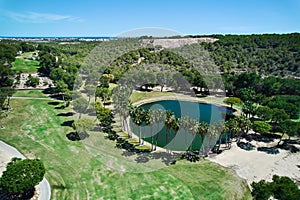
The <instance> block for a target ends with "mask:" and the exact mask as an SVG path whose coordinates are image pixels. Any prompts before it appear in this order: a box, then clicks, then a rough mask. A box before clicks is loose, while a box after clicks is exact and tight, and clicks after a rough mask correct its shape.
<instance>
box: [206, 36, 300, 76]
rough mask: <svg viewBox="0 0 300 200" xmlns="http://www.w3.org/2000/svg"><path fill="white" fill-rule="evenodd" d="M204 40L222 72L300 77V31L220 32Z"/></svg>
mask: <svg viewBox="0 0 300 200" xmlns="http://www.w3.org/2000/svg"><path fill="white" fill-rule="evenodd" d="M215 37H217V38H218V39H219V40H218V41H217V42H214V43H203V46H204V48H205V49H206V50H208V51H209V52H211V53H212V57H213V59H214V61H215V63H216V65H218V66H220V68H221V71H222V72H229V73H235V72H258V73H259V74H262V75H265V76H268V75H274V76H280V77H286V76H297V77H299V76H300V54H299V52H300V34H299V33H292V34H282V35H279V34H263V35H225V36H222V35H217V36H215Z"/></svg>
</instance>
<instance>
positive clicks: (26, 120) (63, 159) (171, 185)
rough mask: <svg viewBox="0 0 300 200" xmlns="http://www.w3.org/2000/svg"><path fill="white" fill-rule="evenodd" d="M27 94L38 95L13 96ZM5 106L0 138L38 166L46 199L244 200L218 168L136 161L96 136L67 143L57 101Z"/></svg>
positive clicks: (244, 193) (245, 192)
mask: <svg viewBox="0 0 300 200" xmlns="http://www.w3.org/2000/svg"><path fill="white" fill-rule="evenodd" d="M30 93H31V94H32V95H33V96H34V97H35V96H39V97H40V95H41V94H38V95H37V93H32V92H30V91H28V94H26V91H20V92H17V95H20V96H21V95H22V96H30ZM11 103H12V107H13V111H12V113H10V114H9V117H8V118H7V119H5V120H4V125H5V127H6V128H5V129H2V130H0V131H1V134H0V139H1V140H3V141H5V142H7V143H9V144H10V145H12V146H15V147H16V148H17V149H18V150H19V151H21V152H22V153H23V154H25V155H26V156H27V157H38V158H40V159H41V160H42V161H43V162H44V164H45V166H46V168H47V173H46V178H47V179H48V180H49V182H50V184H51V190H52V199H88V197H89V199H101V198H103V199H142V198H146V199H241V198H242V197H244V198H245V199H250V193H249V189H248V188H247V187H246V183H245V181H242V180H241V179H240V178H238V177H237V176H236V175H234V173H233V172H232V171H231V170H228V169H225V168H223V167H221V166H219V165H216V164H213V163H211V162H209V161H205V160H202V161H200V162H198V163H190V162H186V161H179V162H177V164H176V165H173V166H168V167H167V166H166V165H165V164H164V163H163V162H162V160H161V159H156V160H155V159H154V160H151V159H150V160H149V161H147V162H145V163H138V162H137V156H138V155H132V156H124V155H122V153H123V150H120V149H117V148H115V142H113V141H110V140H108V139H105V136H106V135H105V134H104V133H102V132H91V133H90V137H89V138H87V139H85V140H84V141H80V142H78V141H77V142H74V141H69V140H68V139H67V138H66V134H68V133H70V132H71V131H73V130H72V128H71V127H69V126H68V125H70V123H66V122H70V121H71V120H73V117H72V116H69V117H66V116H62V115H63V114H64V113H68V112H71V110H70V109H69V108H66V109H60V106H61V105H62V103H61V102H57V101H51V100H49V101H47V100H44V101H41V100H36V99H32V100H29V99H12V100H11ZM62 124H63V125H65V126H62ZM154 169H155V170H154ZM121 171H122V172H121Z"/></svg>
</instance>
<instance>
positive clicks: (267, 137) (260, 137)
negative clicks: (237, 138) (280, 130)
mask: <svg viewBox="0 0 300 200" xmlns="http://www.w3.org/2000/svg"><path fill="white" fill-rule="evenodd" d="M279 138H280V136H279V135H276V134H247V135H246V136H245V139H246V140H247V141H249V142H251V141H252V140H254V141H257V142H265V143H271V142H274V139H279Z"/></svg>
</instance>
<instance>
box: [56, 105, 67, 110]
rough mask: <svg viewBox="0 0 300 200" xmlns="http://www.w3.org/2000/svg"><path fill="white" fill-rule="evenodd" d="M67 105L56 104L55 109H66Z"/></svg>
mask: <svg viewBox="0 0 300 200" xmlns="http://www.w3.org/2000/svg"><path fill="white" fill-rule="evenodd" d="M65 108H66V106H65V105H61V106H56V107H55V109H58V110H61V109H65Z"/></svg>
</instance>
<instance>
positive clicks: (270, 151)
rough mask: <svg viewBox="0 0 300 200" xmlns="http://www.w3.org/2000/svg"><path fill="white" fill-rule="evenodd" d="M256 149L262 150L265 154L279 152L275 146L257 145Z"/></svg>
mask: <svg viewBox="0 0 300 200" xmlns="http://www.w3.org/2000/svg"><path fill="white" fill-rule="evenodd" d="M257 151H262V152H265V153H267V154H274V155H275V154H279V150H278V149H277V148H276V147H258V148H257Z"/></svg>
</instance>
